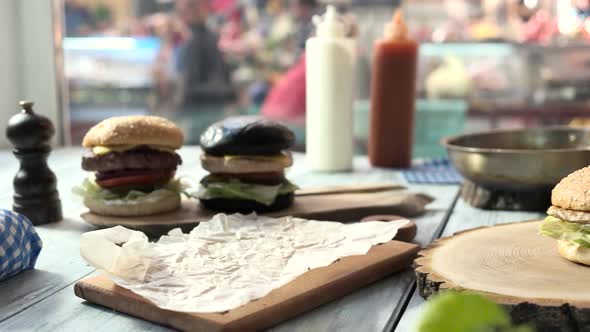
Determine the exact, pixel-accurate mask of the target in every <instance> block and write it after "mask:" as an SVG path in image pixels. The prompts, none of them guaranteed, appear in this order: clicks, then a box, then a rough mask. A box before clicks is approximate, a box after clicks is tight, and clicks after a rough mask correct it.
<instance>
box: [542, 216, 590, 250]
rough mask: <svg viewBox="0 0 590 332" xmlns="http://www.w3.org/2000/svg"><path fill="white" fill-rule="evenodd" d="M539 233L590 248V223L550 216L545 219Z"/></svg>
mask: <svg viewBox="0 0 590 332" xmlns="http://www.w3.org/2000/svg"><path fill="white" fill-rule="evenodd" d="M539 233H540V234H541V235H544V236H547V237H551V238H554V239H556V240H565V241H569V242H573V243H576V244H578V245H581V246H584V247H587V248H590V225H584V224H578V223H573V222H568V221H565V220H561V219H559V218H555V217H552V216H549V217H547V218H545V220H543V223H542V224H541V227H540V229H539Z"/></svg>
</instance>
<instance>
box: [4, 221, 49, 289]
mask: <svg viewBox="0 0 590 332" xmlns="http://www.w3.org/2000/svg"><path fill="white" fill-rule="evenodd" d="M42 246H43V244H42V242H41V239H40V238H39V235H37V232H36V231H35V227H33V224H32V223H31V221H29V219H27V217H25V216H23V215H21V214H19V213H16V212H12V211H9V210H3V209H0V280H3V279H7V278H10V277H12V276H14V275H15V274H18V273H20V272H22V271H24V270H28V269H32V268H33V267H34V266H35V262H36V261H37V257H39V253H40V252H41V247H42Z"/></svg>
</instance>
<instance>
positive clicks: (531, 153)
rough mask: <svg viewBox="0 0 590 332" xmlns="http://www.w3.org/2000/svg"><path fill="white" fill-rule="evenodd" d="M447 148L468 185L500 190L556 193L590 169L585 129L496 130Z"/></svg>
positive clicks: (455, 140) (452, 141) (450, 141)
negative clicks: (568, 180) (566, 179)
mask: <svg viewBox="0 0 590 332" xmlns="http://www.w3.org/2000/svg"><path fill="white" fill-rule="evenodd" d="M442 143H443V145H445V146H446V148H447V151H448V153H449V159H450V160H451V162H452V163H453V164H454V165H455V167H456V168H457V170H458V171H459V172H460V173H461V174H462V175H463V176H464V177H465V178H466V179H469V180H471V181H472V182H474V183H475V184H477V185H480V186H483V187H486V188H489V189H495V190H510V191H535V190H551V189H552V188H553V187H554V186H555V185H556V184H557V183H558V182H559V181H560V180H561V179H562V178H564V177H565V176H567V175H568V174H570V173H571V172H573V171H575V170H577V169H580V168H583V167H586V166H588V165H590V129H584V128H571V127H544V128H537V129H518V130H496V131H491V132H485V133H477V134H468V135H461V136H456V137H450V138H446V139H444V140H443V142H442Z"/></svg>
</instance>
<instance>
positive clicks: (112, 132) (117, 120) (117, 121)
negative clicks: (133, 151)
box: [82, 115, 184, 149]
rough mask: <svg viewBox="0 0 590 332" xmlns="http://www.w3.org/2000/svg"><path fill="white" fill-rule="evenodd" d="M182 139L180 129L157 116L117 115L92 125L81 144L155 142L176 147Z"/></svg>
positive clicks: (146, 143) (93, 145)
mask: <svg viewBox="0 0 590 332" xmlns="http://www.w3.org/2000/svg"><path fill="white" fill-rule="evenodd" d="M183 142H184V136H183V135H182V132H181V131H180V129H179V128H178V127H177V126H176V125H175V124H174V123H172V122H171V121H169V120H166V119H164V118H161V117H157V116H143V115H137V116H121V117H113V118H109V119H106V120H104V121H102V122H100V123H99V124H97V125H96V126H94V127H92V128H91V129H90V130H89V131H88V133H86V136H84V140H83V141H82V145H83V146H84V147H86V148H92V147H95V146H117V145H156V146H162V147H167V148H172V149H179V148H180V147H181V146H182V144H183Z"/></svg>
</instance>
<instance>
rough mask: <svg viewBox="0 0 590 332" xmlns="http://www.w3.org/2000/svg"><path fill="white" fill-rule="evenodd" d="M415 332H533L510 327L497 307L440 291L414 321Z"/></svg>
mask: <svg viewBox="0 0 590 332" xmlns="http://www.w3.org/2000/svg"><path fill="white" fill-rule="evenodd" d="M415 330H416V331H418V332H448V331H455V332H533V331H534V330H533V329H532V328H531V327H530V326H527V325H521V326H514V324H513V323H512V321H511V319H510V315H509V314H508V313H507V312H506V310H504V308H502V307H501V306H499V305H498V304H496V303H494V302H492V301H491V300H489V299H487V298H485V297H483V296H481V295H478V294H474V293H468V292H457V291H443V292H441V293H439V294H437V295H435V296H433V297H431V298H429V299H428V301H427V302H426V305H425V307H424V309H423V311H422V312H421V315H420V317H419V319H418V324H417V328H416V329H415Z"/></svg>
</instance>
